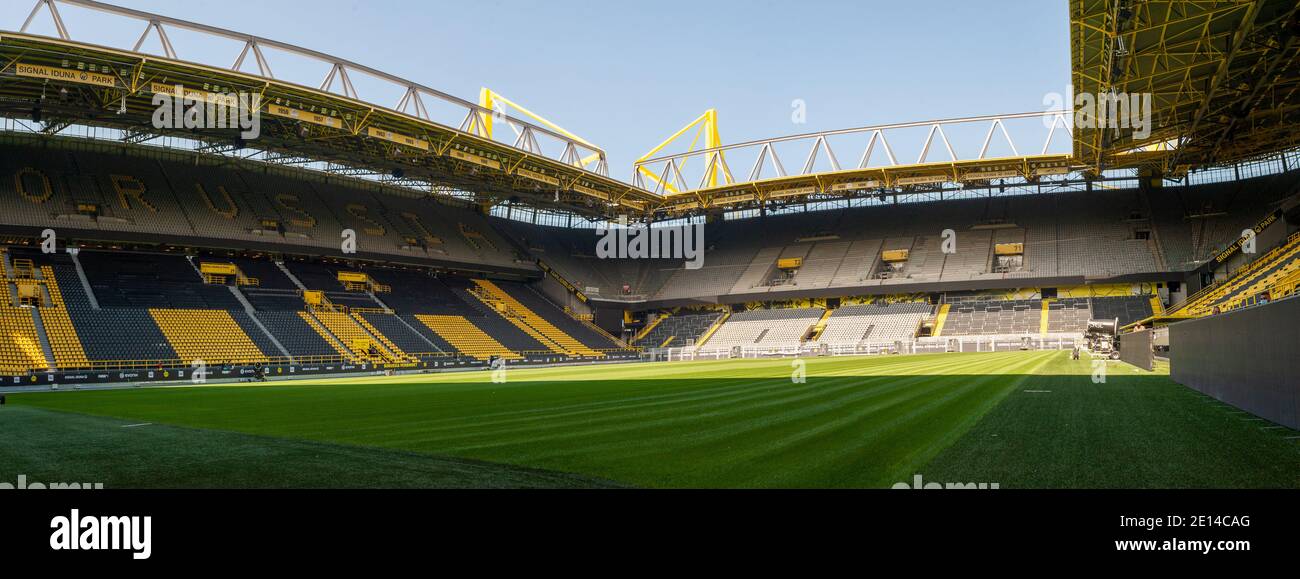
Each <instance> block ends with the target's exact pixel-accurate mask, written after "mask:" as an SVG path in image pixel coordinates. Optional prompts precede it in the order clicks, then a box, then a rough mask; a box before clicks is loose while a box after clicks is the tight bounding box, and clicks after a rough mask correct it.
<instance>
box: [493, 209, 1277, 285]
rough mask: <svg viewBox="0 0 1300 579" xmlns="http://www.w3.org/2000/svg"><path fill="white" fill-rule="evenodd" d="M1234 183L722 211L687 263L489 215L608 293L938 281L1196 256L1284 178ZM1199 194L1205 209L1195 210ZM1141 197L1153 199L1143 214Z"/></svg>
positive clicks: (1251, 216) (1184, 261)
mask: <svg viewBox="0 0 1300 579" xmlns="http://www.w3.org/2000/svg"><path fill="white" fill-rule="evenodd" d="M1244 187H1250V185H1249V184H1236V185H1235V189H1234V188H1225V187H1222V186H1218V185H1206V186H1197V187H1172V188H1167V189H1164V190H1155V191H1151V192H1147V193H1141V192H1138V191H1135V190H1129V191H1123V190H1113V191H1112V190H1107V191H1092V192H1077V193H1059V194H1052V195H1033V196H1029V195H1025V196H1008V197H994V198H980V199H953V200H945V201H942V202H926V203H904V204H897V205H894V204H890V205H884V206H868V207H857V208H851V209H842V210H829V211H815V212H808V213H793V214H786V215H779V216H772V215H769V216H766V217H754V218H746V219H736V220H723V221H718V222H713V223H709V224H707V225H706V226H705V240H706V243H705V245H706V247H707V251H706V252H705V257H704V267H702V268H700V269H698V270H687V269H684V267H683V265H682V263H681V261H680V260H662V259H661V260H604V259H597V258H596V257H595V256H594V253H595V244H596V241H597V237H596V236H595V235H594V234H593V232H592V230H590V229H585V230H568V229H564V228H556V227H546V226H535V225H528V224H524V223H519V222H514V221H509V220H505V219H494V222H495V223H496V224H497V225H498V227H499V228H500V229H502V230H503V231H505V232H507V233H509V234H510V235H511V236H512V237H513V238H514V239H515V240H516V241H518V242H519V243H520V244H521V245H523V246H525V247H527V248H529V249H530V250H531V251H533V252H534V254H535V255H536V256H537V257H538V258H539V259H541V260H543V261H545V262H547V263H548V264H549V265H551V266H552V267H553V268H555V270H556V271H558V272H559V273H560V274H561V275H562V276H564V277H565V279H567V280H569V281H570V282H571V283H573V284H574V285H576V286H578V287H579V288H582V289H585V290H586V291H588V293H591V294H592V295H598V296H601V297H605V298H616V297H618V296H619V295H620V294H621V293H622V286H623V285H624V284H626V285H628V286H629V291H628V292H627V293H628V294H631V295H632V296H634V297H636V298H640V299H651V300H686V299H693V298H700V299H709V298H713V297H715V296H719V295H727V294H731V295H735V294H763V293H769V292H784V291H797V290H809V289H820V288H839V287H843V288H849V287H863V286H873V285H874V286H886V287H887V286H891V285H900V284H915V283H928V282H936V281H969V280H987V279H1017V280H1019V279H1034V278H1058V277H1073V278H1090V279H1091V280H1094V281H1095V280H1096V279H1097V278H1106V277H1111V276H1122V275H1129V274H1138V273H1151V272H1161V271H1171V270H1172V271H1187V270H1190V269H1193V268H1194V267H1196V266H1197V265H1198V263H1197V262H1195V260H1198V259H1199V260H1204V259H1206V258H1207V257H1208V256H1212V255H1214V252H1215V250H1217V249H1220V248H1222V247H1225V246H1227V245H1228V244H1230V243H1232V242H1233V241H1234V240H1235V239H1236V238H1237V236H1239V235H1240V232H1241V230H1242V228H1244V227H1248V226H1250V225H1252V224H1253V223H1255V222H1256V221H1258V219H1259V218H1260V216H1261V215H1263V214H1265V213H1266V212H1267V211H1268V210H1270V203H1272V202H1275V201H1277V200H1279V199H1280V198H1282V197H1283V196H1285V191H1286V188H1285V187H1281V186H1280V185H1271V184H1270V185H1268V186H1267V187H1263V188H1259V189H1258V190H1255V189H1252V190H1251V195H1238V194H1236V189H1240V188H1244ZM1197 204H1202V205H1204V206H1208V207H1210V208H1212V209H1213V212H1210V213H1208V214H1206V215H1200V214H1198V211H1200V210H1201V207H1202V205H1197ZM1193 205H1195V206H1193ZM1148 207H1152V208H1158V209H1155V210H1154V211H1155V213H1154V214H1152V213H1151V212H1150V211H1152V210H1148V209H1147V208H1148ZM945 229H952V230H953V231H954V233H955V234H956V245H955V248H956V253H951V254H947V253H943V252H942V251H941V249H942V245H941V242H942V236H941V233H942V232H943V231H944V230H945ZM999 243H1003V244H1022V246H1023V254H1021V256H1020V257H1021V265H1020V266H1019V267H1018V269H1012V270H1010V271H1002V270H1000V269H999V268H998V267H997V265H998V263H997V259H996V256H995V254H994V246H995V245H996V244H999ZM900 249H905V250H908V252H909V256H908V260H907V261H906V262H905V263H904V264H902V265H901V267H900V269H901V270H902V271H901V273H899V274H898V275H894V276H890V277H889V279H881V277H880V276H879V275H876V274H878V273H879V272H880V271H882V269H883V264H882V263H881V252H882V251H884V250H900ZM782 257H803V258H804V263H803V265H802V266H800V267H799V268H798V269H797V270H796V271H794V272H793V275H789V276H787V275H781V274H780V273H779V272H778V271H777V269H776V262H777V260H778V259H781V258H782ZM1054 283H1059V282H1054ZM592 290H599V291H592ZM755 299H762V297H761V296H755Z"/></svg>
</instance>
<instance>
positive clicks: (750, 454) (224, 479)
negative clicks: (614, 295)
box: [0, 352, 1300, 489]
mask: <svg viewBox="0 0 1300 579" xmlns="http://www.w3.org/2000/svg"><path fill="white" fill-rule="evenodd" d="M796 370H799V368H796V367H795V366H793V365H792V361H791V360H788V359H776V360H731V361H717V362H712V361H711V362H676V363H657V364H623V365H612V364H611V365H598V366H579V367H564V368H544V369H517V370H516V369H512V370H510V372H509V373H508V375H507V378H508V379H507V381H506V382H505V383H502V384H494V383H492V381H491V379H490V378H491V376H490V373H489V372H487V371H480V372H471V373H449V374H436V375H435V374H425V375H409V376H400V377H392V378H374V377H368V378H349V379H331V380H313V381H293V382H273V383H269V384H259V385H209V386H197V387H193V386H185V387H163V388H133V389H119V390H99V391H88V390H82V391H67V390H64V391H60V392H49V393H25V394H12V395H10V396H9V397H8V398H9V404H8V405H6V406H0V437H3V441H4V442H3V444H0V482H8V483H11V484H12V483H14V482H15V481H16V480H17V477H18V476H19V475H25V476H26V478H27V480H29V481H50V482H53V481H65V482H77V481H80V482H101V483H103V484H104V485H105V487H107V488H128V487H129V488H137V487H183V488H206V487H237V488H246V487H258V488H265V487H295V488H296V487H382V488H390V487H547V488H554V487H567V488H574V487H576V488H589V487H795V488H803V487H850V488H888V487H890V486H891V485H893V484H895V483H898V482H911V481H912V480H913V477H914V476H915V475H921V476H922V477H923V480H925V481H927V482H945V483H946V482H961V483H997V484H998V485H999V486H1000V488H1003V489H1008V488H1110V487H1120V488H1189V487H1190V488H1205V487H1230V488H1243V487H1273V488H1276V487H1283V488H1298V487H1300V441H1298V440H1296V438H1295V437H1296V436H1297V433H1296V432H1295V431H1291V430H1288V429H1285V428H1282V427H1277V426H1275V425H1272V424H1270V423H1268V422H1264V421H1262V420H1260V419H1258V418H1255V417H1253V416H1251V415H1249V414H1245V413H1243V412H1240V411H1238V410H1236V409H1234V408H1232V407H1230V406H1227V405H1224V404H1221V403H1219V402H1217V401H1215V400H1213V399H1210V398H1208V397H1206V396H1203V395H1201V394H1199V393H1196V392H1194V391H1192V390H1189V389H1187V388H1184V387H1182V386H1180V385H1178V384H1176V383H1174V382H1172V381H1171V380H1170V379H1169V378H1168V375H1167V370H1161V369H1159V368H1158V369H1157V371H1156V372H1154V373H1151V372H1143V371H1140V370H1137V369H1135V368H1133V367H1131V366H1127V365H1125V364H1122V363H1119V362H1111V363H1109V364H1108V365H1107V372H1106V380H1105V382H1104V383H1095V381H1094V379H1093V378H1094V376H1093V374H1094V372H1093V367H1092V363H1091V361H1089V360H1086V359H1085V360H1080V361H1072V360H1070V359H1069V356H1068V353H1066V352H1012V353H997V354H987V353H986V354H941V355H919V356H892V357H869V358H868V357H841V358H813V359H806V360H804V361H803V367H802V373H804V374H806V380H803V381H796V380H792V375H793V374H794V373H795V371H796Z"/></svg>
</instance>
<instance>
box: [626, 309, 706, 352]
mask: <svg viewBox="0 0 1300 579" xmlns="http://www.w3.org/2000/svg"><path fill="white" fill-rule="evenodd" d="M720 317H722V312H707V313H703V314H672V315H670V316H668V317H666V318H664V319H663V320H662V321H660V322H659V323H658V324H657V325H655V327H654V328H651V330H650V331H649V332H647V333H646V335H644V336H642V337H641V339H640V340H638V341H637V345H638V346H641V347H642V348H660V347H673V346H677V347H683V346H691V345H694V344H695V342H696V341H698V340H699V339H700V336H703V335H704V332H707V331H709V328H711V327H713V324H716V323H717V322H718V318H720Z"/></svg>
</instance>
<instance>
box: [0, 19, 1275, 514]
mask: <svg viewBox="0 0 1300 579" xmlns="http://www.w3.org/2000/svg"><path fill="white" fill-rule="evenodd" d="M1056 1H1058V2H1061V3H1066V4H1068V23H1066V22H1059V23H1054V25H1056V26H1057V28H1060V29H1061V30H1065V29H1066V28H1067V27H1068V46H1069V56H1070V62H1069V63H1068V67H1069V71H1068V73H1069V79H1070V84H1071V86H1070V95H1069V96H1067V97H1065V98H1064V99H1062V101H1061V102H1060V103H1059V106H1053V107H1049V108H1047V109H1045V110H1041V111H1033V112H1014V113H1008V114H999V113H1003V112H1005V111H996V110H994V111H988V112H989V113H992V114H988V115H984V116H967V117H960V118H948V119H937V120H936V119H925V118H922V119H915V118H896V119H894V121H893V122H890V123H885V124H874V125H868V126H853V125H852V124H850V123H851V121H846V124H845V125H844V126H842V127H841V128H836V129H832V130H825V131H821V132H797V131H792V132H791V133H790V134H776V135H775V136H771V137H767V138H761V139H757V140H746V141H743V142H729V141H727V140H725V139H723V137H722V136H721V135H722V132H723V130H722V129H723V128H725V126H724V123H723V122H722V121H723V120H725V119H726V111H725V110H723V111H718V110H713V109H710V110H707V111H704V112H703V113H702V114H700V115H699V116H698V117H697V118H695V119H694V120H691V121H690V122H689V123H687V124H685V125H684V126H671V127H664V128H663V129H664V130H663V131H662V132H660V133H658V134H647V135H640V138H641V140H643V141H644V142H645V149H644V150H645V151H646V152H645V154H644V155H643V156H641V157H640V158H638V159H636V161H635V162H634V163H633V164H632V166H630V167H629V166H626V165H625V164H623V165H621V166H615V165H614V164H612V163H610V160H609V155H608V154H607V152H606V150H605V149H603V148H602V147H601V146H599V145H598V144H596V143H598V142H599V141H600V139H599V138H597V137H599V135H594V136H593V135H588V136H589V137H591V140H587V139H585V138H582V137H579V136H577V135H576V134H574V133H572V132H570V131H568V130H566V129H565V128H563V127H562V124H564V123H565V121H566V119H556V118H551V117H549V116H548V115H547V114H546V111H543V110H532V109H530V108H527V107H528V102H529V101H528V99H527V97H528V96H529V95H526V94H525V95H520V94H512V95H510V97H512V98H517V99H519V100H518V101H516V100H511V98H507V97H506V96H503V95H502V94H500V93H497V92H495V91H493V90H491V89H488V88H484V89H482V90H481V91H480V92H479V94H478V95H463V96H456V95H454V94H452V92H451V91H447V90H445V89H442V88H440V87H439V86H437V85H436V84H431V85H426V84H423V83H425V82H429V83H433V82H434V81H433V80H432V79H436V78H438V76H437V75H436V74H432V73H431V74H430V75H429V76H427V77H425V78H406V77H405V76H399V75H396V74H392V73H389V72H386V71H385V68H386V67H385V64H384V63H382V62H354V61H352V60H348V59H346V58H344V57H342V56H335V55H334V54H336V53H337V54H345V53H347V50H345V49H344V48H343V46H345V45H341V44H339V43H337V42H333V41H332V40H331V38H330V37H331V36H332V35H333V34H334V33H335V32H338V33H340V34H341V33H342V32H343V29H344V28H346V23H344V22H340V23H339V26H340V30H338V31H329V30H322V31H319V34H320V36H319V37H318V38H319V39H320V44H318V45H315V46H311V45H307V46H302V45H298V44H294V43H289V42H285V41H282V40H277V39H276V38H272V37H265V36H259V35H254V34H250V33H247V32H242V31H240V30H238V29H237V27H234V28H232V27H229V26H227V24H226V23H227V22H231V20H225V19H220V18H214V19H213V20H212V21H192V20H185V19H181V18H176V17H173V16H171V15H168V14H165V13H152V12H145V11H141V10H137V9H133V8H127V7H123V6H117V5H113V4H107V3H102V2H97V1H92V0H22V1H19V0H10V1H7V2H5V3H4V8H3V10H4V11H5V12H6V14H3V15H0V23H3V25H2V26H0V264H2V267H3V272H2V273H3V275H2V279H3V285H2V286H0V438H2V439H3V440H4V443H3V444H0V482H3V483H5V484H8V485H14V484H19V485H29V484H32V483H33V482H35V481H41V483H43V484H49V483H50V482H51V481H82V482H85V483H86V484H91V483H92V482H93V483H94V484H96V485H102V487H103V488H109V489H138V488H168V489H229V488H236V489H246V488H251V489H264V488H291V489H309V488H369V489H374V488H384V489H388V488H417V489H429V488H498V489H499V488H510V489H515V488H560V489H595V488H619V489H625V488H726V489H733V488H781V489H791V488H795V489H807V488H852V489H891V488H922V487H924V488H930V487H929V486H927V485H930V484H934V483H940V486H943V485H948V486H949V488H951V486H952V485H953V484H956V485H957V486H959V487H960V488H989V489H1221V488H1228V489H1246V488H1267V489H1279V488H1281V489H1295V488H1300V431H1298V430H1300V356H1297V355H1296V353H1297V352H1300V298H1297V297H1295V294H1296V293H1297V289H1300V131H1298V130H1297V127H1300V6H1298V5H1297V4H1296V3H1295V2H1294V1H1292V0H1252V1H1232V2H1226V1H1225V2H1155V1H1142V0H1068V2H1066V0H1056ZM123 3H126V2H123ZM304 9H306V8H305V7H304ZM431 9H432V8H431ZM74 15H79V16H77V19H79V22H81V23H82V25H81V26H77V25H74V22H73V21H74ZM86 22H94V23H96V26H86V25H84V24H85V23H86ZM109 23H112V24H111V26H112V27H114V28H115V29H124V30H129V31H131V33H130V35H129V36H130V39H129V40H126V41H124V42H116V43H114V42H109V41H107V40H104V39H102V38H101V37H99V36H96V35H95V32H96V31H97V29H99V28H100V24H102V26H103V27H108V26H110V24H109ZM288 24H289V23H286V25H288ZM972 34H974V33H972ZM200 41H201V42H207V43H209V44H211V45H213V46H216V45H222V46H226V47H228V53H222V54H221V56H220V58H206V56H207V55H208V54H211V53H212V52H213V51H205V52H203V53H202V56H196V54H199V53H197V52H195V51H193V50H191V49H190V48H189V47H188V46H187V44H189V45H191V46H192V45H193V44H194V43H196V42H200ZM1062 42H1063V43H1064V42H1065V41H1064V40H1062ZM409 58H411V59H417V58H420V57H417V56H415V55H411V56H410V57H409ZM287 60H300V61H304V62H310V63H314V65H316V66H315V68H314V69H312V70H320V71H321V73H320V75H318V76H312V75H304V74H286V71H293V72H294V73H297V72H300V71H302V70H305V68H304V67H290V66H288V65H286V64H285V62H286V61H287ZM232 63H233V64H232ZM954 66H956V65H954ZM932 72H933V73H934V74H935V75H942V74H945V71H943V70H935V71H932ZM990 74H997V75H1001V74H1020V73H1019V72H1015V73H1012V72H1009V71H1007V72H998V73H993V72H990ZM823 81H824V82H828V83H834V82H836V81H835V80H834V79H823ZM376 87H379V88H376ZM534 90H535V91H536V92H563V91H566V90H568V89H566V87H565V85H564V83H562V82H559V81H557V82H555V83H554V84H550V85H538V86H535V87H534ZM954 98H956V97H954ZM688 120H690V119H686V118H684V119H682V121H688ZM656 143H658V144H657V145H656ZM8 488H12V486H10V487H8Z"/></svg>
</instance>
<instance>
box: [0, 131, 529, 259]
mask: <svg viewBox="0 0 1300 579" xmlns="http://www.w3.org/2000/svg"><path fill="white" fill-rule="evenodd" d="M195 163H198V164H197V165H196V164H195ZM217 163H223V164H224V163H229V161H228V160H221V159H217V158H207V157H199V158H197V160H190V161H187V162H185V163H178V162H170V161H155V160H150V159H145V158H141V157H136V156H128V155H113V154H102V153H88V152H77V153H69V152H50V151H45V150H33V149H32V148H30V147H21V146H8V145H6V146H0V225H20V226H32V227H48V226H51V225H53V226H55V227H56V228H58V229H60V230H61V231H62V232H65V233H64V235H65V236H66V235H67V233H66V232H70V231H75V230H84V231H92V232H96V233H95V235H96V236H97V237H100V238H107V239H116V238H118V237H122V238H124V239H126V240H130V239H139V238H142V237H144V238H148V237H150V236H158V235H161V236H169V237H176V238H190V239H203V240H206V242H207V243H208V244H210V245H211V246H213V247H239V248H246V247H250V246H251V244H254V243H256V244H262V245H267V246H270V245H274V246H287V247H290V248H292V247H303V248H307V249H309V250H310V252H312V253H317V252H322V250H324V251H325V252H329V253H332V254H335V255H338V254H340V253H341V243H340V242H341V234H342V232H343V230H345V229H351V230H353V231H354V232H355V233H356V234H357V251H358V252H359V253H363V254H378V255H391V256H400V257H403V258H423V259H430V260H438V261H441V262H448V263H458V264H464V265H467V266H474V267H483V266H491V267H508V268H512V269H516V270H518V269H524V270H534V269H535V267H534V266H533V265H532V264H531V263H529V262H528V261H527V260H522V261H521V260H519V259H517V256H515V255H514V253H513V250H512V248H511V245H510V244H509V243H507V242H506V241H505V240H504V239H503V238H501V237H500V236H499V234H497V233H496V232H495V231H493V230H492V228H491V227H490V226H489V225H488V223H487V221H486V220H485V219H484V218H483V217H482V216H480V215H478V214H477V213H475V212H474V211H473V210H472V209H471V208H469V207H467V206H464V205H460V204H457V202H455V201H452V200H436V199H434V198H431V197H427V196H426V197H423V198H419V199H417V198H415V194H414V193H412V192H408V191H396V190H384V191H383V192H380V191H379V188H380V187H379V185H377V184H373V183H366V182H364V181H352V180H342V179H340V180H338V181H331V182H322V180H321V177H320V175H319V174H317V173H312V172H299V171H294V170H292V169H288V168H284V169H268V168H263V167H258V168H252V166H251V165H250V166H249V167H248V168H232V167H230V166H218V165H216V164H217ZM79 205H90V206H95V207H97V208H98V215H86V214H83V213H81V212H79V211H78V206H79ZM460 224H465V225H466V227H468V228H470V229H472V230H474V231H477V232H478V233H479V235H482V236H483V238H484V241H485V242H483V243H477V244H476V245H477V247H474V246H472V245H471V244H470V243H469V242H468V241H466V240H465V238H464V236H462V235H461V234H460V231H459V225H460Z"/></svg>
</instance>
